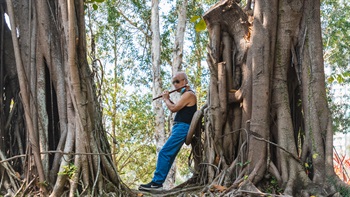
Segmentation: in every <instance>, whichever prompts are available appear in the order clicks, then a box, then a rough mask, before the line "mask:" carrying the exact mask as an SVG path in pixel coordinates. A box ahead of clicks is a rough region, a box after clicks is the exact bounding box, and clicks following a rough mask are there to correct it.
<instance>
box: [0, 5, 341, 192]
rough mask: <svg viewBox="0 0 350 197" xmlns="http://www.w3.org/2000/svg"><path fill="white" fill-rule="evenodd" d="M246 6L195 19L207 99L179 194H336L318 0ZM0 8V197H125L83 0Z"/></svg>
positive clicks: (198, 116) (197, 121) (196, 121)
mask: <svg viewBox="0 0 350 197" xmlns="http://www.w3.org/2000/svg"><path fill="white" fill-rule="evenodd" d="M251 2H252V1H251V0H248V1H247V4H246V5H247V6H246V7H245V8H243V9H242V8H241V7H240V6H239V5H238V4H237V3H236V2H235V1H234V0H224V1H220V2H218V3H217V4H215V5H214V6H213V7H212V8H210V10H208V11H207V12H206V13H205V15H204V16H203V18H204V20H205V21H206V24H207V28H208V32H209V39H210V44H209V46H208V57H207V63H208V65H209V68H210V84H209V94H208V101H207V104H206V105H205V106H204V107H203V108H202V109H200V110H198V111H197V113H196V114H195V117H194V120H193V121H192V123H191V128H190V132H191V133H192V132H193V133H194V137H193V138H192V140H191V135H189V136H190V137H189V138H188V139H187V140H186V141H187V143H191V144H192V148H193V161H194V166H193V167H194V168H193V169H194V176H193V177H192V178H191V179H190V180H189V181H187V182H186V183H185V184H183V185H180V186H179V187H183V186H186V185H191V184H195V185H207V186H205V187H204V189H203V190H201V192H203V193H212V192H221V194H222V195H223V196H235V195H237V196H242V195H245V194H249V195H256V194H261V193H263V192H266V193H267V192H269V193H270V192H272V193H283V194H285V195H292V196H310V195H317V196H332V195H333V194H335V195H339V193H337V191H339V190H340V189H339V186H342V187H343V186H344V184H343V183H342V182H341V181H340V179H338V178H337V176H336V175H335V173H334V171H333V163H332V162H333V150H332V148H333V139H332V135H333V131H332V117H331V114H330V112H329V109H328V104H327V98H326V91H325V75H324V63H323V57H322V55H323V52H322V39H321V26H320V1H319V0H255V1H253V3H251ZM252 8H253V9H252ZM0 12H1V17H2V18H1V27H0V28H1V31H0V35H1V36H0V47H1V53H0V55H1V56H0V60H1V61H0V64H1V69H0V87H1V88H0V94H1V97H0V106H1V110H0V112H1V114H0V122H1V124H0V126H1V127H0V172H1V173H0V176H1V177H0V192H1V193H0V195H5V194H8V195H10V196H13V195H28V194H29V193H31V195H33V192H38V193H40V194H42V195H45V196H46V195H51V196H61V195H65V194H69V195H70V196H74V195H91V196H98V195H99V196H101V195H103V194H104V193H107V192H113V193H114V194H118V195H119V196H130V195H133V192H132V191H130V190H129V189H128V187H127V186H125V185H124V184H123V183H122V181H121V180H120V178H119V177H118V172H117V171H116V168H115V166H114V165H113V161H112V157H111V155H110V152H111V151H110V147H109V144H108V141H107V137H106V132H105V131H104V129H103V125H102V121H101V109H100V108H99V104H98V101H97V99H96V93H95V87H94V78H93V77H94V73H93V72H92V71H91V68H90V67H89V64H88V62H87V54H86V38H85V33H86V32H85V23H84V2H83V0H57V1H50V0H47V1H41V0H25V1H23V0H6V1H5V0H0ZM4 13H7V15H8V17H9V21H10V22H9V24H10V26H11V27H10V28H9V27H8V25H7V24H6V23H5V17H4V16H5V14H4ZM91 46H92V47H93V44H92V45H91ZM92 51H94V50H93V49H92ZM92 65H93V62H92ZM271 184H272V186H273V187H272V188H271ZM266 185H270V186H269V187H267V186H266ZM267 188H269V191H267Z"/></svg>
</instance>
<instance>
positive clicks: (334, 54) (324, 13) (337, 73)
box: [321, 0, 350, 132]
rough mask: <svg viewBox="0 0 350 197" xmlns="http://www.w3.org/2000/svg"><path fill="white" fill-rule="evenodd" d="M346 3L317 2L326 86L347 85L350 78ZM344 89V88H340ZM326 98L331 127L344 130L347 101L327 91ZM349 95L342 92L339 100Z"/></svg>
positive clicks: (348, 109) (349, 110) (349, 15)
mask: <svg viewBox="0 0 350 197" xmlns="http://www.w3.org/2000/svg"><path fill="white" fill-rule="evenodd" d="M349 8H350V5H349V2H347V1H337V0H324V1H322V5H321V23H322V37H323V41H324V42H323V47H324V60H325V65H326V66H327V68H328V69H327V71H326V76H327V81H326V82H327V86H328V87H327V88H328V89H330V90H331V89H333V87H334V86H344V87H346V86H349V82H350V72H349V69H348V67H349V63H350V22H349V20H348V19H349V18H350V9H349ZM343 93H344V92H343ZM328 96H329V97H328V101H329V103H330V108H331V111H332V116H333V130H334V131H335V132H347V131H349V129H350V119H349V118H350V117H349V116H350V114H349V113H350V105H349V102H344V103H338V102H336V100H337V97H339V95H336V94H334V92H333V91H328ZM346 99H349V95H344V96H343V98H342V100H343V101H346Z"/></svg>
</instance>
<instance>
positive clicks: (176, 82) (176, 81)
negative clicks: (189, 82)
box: [173, 79, 184, 85]
mask: <svg viewBox="0 0 350 197" xmlns="http://www.w3.org/2000/svg"><path fill="white" fill-rule="evenodd" d="M182 80H184V79H181V80H178V79H176V80H175V81H173V85H175V84H178V83H180V81H182Z"/></svg>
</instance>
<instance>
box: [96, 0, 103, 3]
mask: <svg viewBox="0 0 350 197" xmlns="http://www.w3.org/2000/svg"><path fill="white" fill-rule="evenodd" d="M95 1H96V2H98V3H103V2H104V1H105V0H95Z"/></svg>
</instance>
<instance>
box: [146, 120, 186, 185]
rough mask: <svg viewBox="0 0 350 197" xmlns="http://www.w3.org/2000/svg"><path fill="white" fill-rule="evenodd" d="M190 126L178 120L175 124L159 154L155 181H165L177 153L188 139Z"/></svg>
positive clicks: (158, 182) (160, 182) (159, 182)
mask: <svg viewBox="0 0 350 197" xmlns="http://www.w3.org/2000/svg"><path fill="white" fill-rule="evenodd" d="M189 128H190V125H189V124H187V123H182V122H178V123H176V124H175V125H174V126H173V128H172V131H171V135H170V137H169V138H168V140H167V141H166V142H165V144H164V146H163V147H162V149H161V150H160V152H159V154H158V160H157V167H156V171H155V172H154V176H153V179H152V181H153V182H154V183H157V184H163V183H164V181H165V179H166V177H167V175H168V173H169V170H170V168H171V165H172V164H173V162H174V160H175V157H176V155H177V153H178V152H179V151H180V149H181V147H182V145H183V144H184V142H185V140H186V136H187V133H188V129H189Z"/></svg>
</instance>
